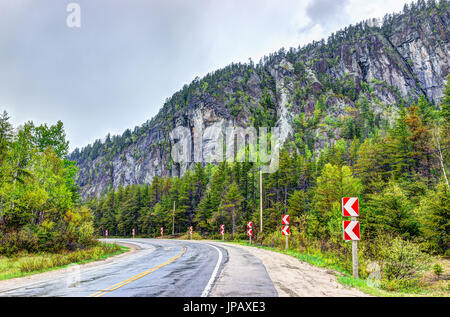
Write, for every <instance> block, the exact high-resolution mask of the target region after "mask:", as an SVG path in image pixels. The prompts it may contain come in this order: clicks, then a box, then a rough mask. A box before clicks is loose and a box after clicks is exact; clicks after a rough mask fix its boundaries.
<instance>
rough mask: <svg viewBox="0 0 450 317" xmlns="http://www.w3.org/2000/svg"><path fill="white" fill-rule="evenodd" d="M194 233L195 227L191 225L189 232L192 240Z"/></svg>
mask: <svg viewBox="0 0 450 317" xmlns="http://www.w3.org/2000/svg"><path fill="white" fill-rule="evenodd" d="M193 233H194V227H192V226H190V227H189V234H190V235H191V240H192V234H193Z"/></svg>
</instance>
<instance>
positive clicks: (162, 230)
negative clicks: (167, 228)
mask: <svg viewBox="0 0 450 317" xmlns="http://www.w3.org/2000/svg"><path fill="white" fill-rule="evenodd" d="M160 232H161V238H162V237H163V235H164V228H163V227H161V230H160Z"/></svg>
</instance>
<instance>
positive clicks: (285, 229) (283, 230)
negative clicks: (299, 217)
mask: <svg viewBox="0 0 450 317" xmlns="http://www.w3.org/2000/svg"><path fill="white" fill-rule="evenodd" d="M281 233H283V236H288V235H289V226H282V227H281Z"/></svg>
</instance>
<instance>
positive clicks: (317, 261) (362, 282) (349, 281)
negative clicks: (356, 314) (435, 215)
mask: <svg viewBox="0 0 450 317" xmlns="http://www.w3.org/2000/svg"><path fill="white" fill-rule="evenodd" d="M226 242H227V243H235V244H240V245H244V246H250V247H257V248H261V249H265V250H270V251H275V252H278V253H283V254H287V255H290V256H293V257H295V258H297V259H298V260H299V261H303V262H306V263H309V264H312V265H314V266H317V267H321V268H327V269H331V270H334V271H336V273H335V276H336V281H337V282H339V283H341V284H342V285H344V286H348V287H354V288H357V289H359V290H361V291H362V292H364V293H366V294H369V295H373V296H379V297H419V296H437V297H440V296H444V297H448V296H449V291H450V288H449V284H448V282H446V283H445V281H444V283H442V282H439V283H430V280H428V281H427V282H426V283H425V284H424V286H423V287H415V288H404V289H401V290H400V291H396V292H394V291H388V290H384V289H382V288H380V287H377V286H375V285H373V283H371V280H369V279H367V280H366V279H361V278H354V277H353V276H352V274H351V272H349V271H347V270H346V269H344V268H343V267H342V266H340V265H339V263H338V259H337V258H333V257H332V256H329V255H325V254H321V253H314V254H308V253H302V252H300V251H299V250H285V249H280V248H276V247H268V246H264V245H258V244H253V243H252V244H249V243H248V241H244V240H231V241H226Z"/></svg>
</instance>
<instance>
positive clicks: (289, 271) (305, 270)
mask: <svg viewBox="0 0 450 317" xmlns="http://www.w3.org/2000/svg"><path fill="white" fill-rule="evenodd" d="M233 246H236V247H238V248H241V249H243V250H246V251H248V252H249V253H251V254H253V255H254V256H255V257H257V258H258V259H259V260H260V261H261V262H262V263H263V264H264V266H265V267H266V270H267V272H268V274H269V276H270V278H271V280H272V282H273V284H274V286H275V288H276V290H277V291H278V295H279V296H280V297H323V296H327V297H366V296H370V295H368V294H365V293H363V292H361V291H359V290H357V289H354V288H350V287H345V286H344V285H342V284H340V283H338V282H337V281H336V276H335V272H334V271H331V270H329V269H325V268H319V267H316V266H313V265H311V264H309V263H305V262H301V261H299V260H298V259H296V258H294V257H293V256H290V255H287V254H282V253H278V252H274V251H270V250H264V249H260V248H257V247H249V246H243V245H237V244H233Z"/></svg>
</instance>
